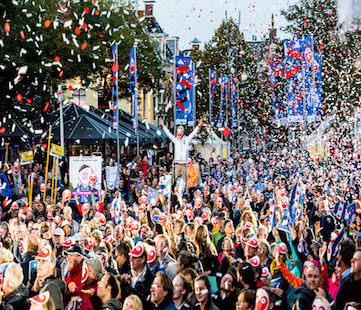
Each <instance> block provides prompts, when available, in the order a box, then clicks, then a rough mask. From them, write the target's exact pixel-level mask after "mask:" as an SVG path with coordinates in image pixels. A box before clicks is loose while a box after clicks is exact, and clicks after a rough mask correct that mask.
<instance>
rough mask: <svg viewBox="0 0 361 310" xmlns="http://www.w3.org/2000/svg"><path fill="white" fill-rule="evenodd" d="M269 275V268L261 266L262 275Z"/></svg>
mask: <svg viewBox="0 0 361 310" xmlns="http://www.w3.org/2000/svg"><path fill="white" fill-rule="evenodd" d="M268 275H269V270H268V268H267V267H263V268H262V277H267V276H268Z"/></svg>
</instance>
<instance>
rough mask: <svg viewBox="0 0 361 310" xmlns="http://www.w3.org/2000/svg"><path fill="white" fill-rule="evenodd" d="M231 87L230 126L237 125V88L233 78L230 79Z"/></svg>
mask: <svg viewBox="0 0 361 310" xmlns="http://www.w3.org/2000/svg"><path fill="white" fill-rule="evenodd" d="M231 88H232V127H237V125H238V124H237V101H238V99H237V90H236V84H235V83H234V81H233V79H231Z"/></svg>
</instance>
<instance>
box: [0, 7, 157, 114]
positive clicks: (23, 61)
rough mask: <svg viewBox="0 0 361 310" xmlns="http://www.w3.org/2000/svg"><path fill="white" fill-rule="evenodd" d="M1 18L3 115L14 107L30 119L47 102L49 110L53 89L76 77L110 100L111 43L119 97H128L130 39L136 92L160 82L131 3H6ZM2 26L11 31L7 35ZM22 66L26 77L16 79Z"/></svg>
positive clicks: (154, 55) (146, 37) (149, 43)
mask: <svg viewBox="0 0 361 310" xmlns="http://www.w3.org/2000/svg"><path fill="white" fill-rule="evenodd" d="M0 16H4V18H3V21H4V22H3V23H1V27H0V37H1V38H2V40H3V44H2V45H0V66H1V67H0V83H1V85H4V87H2V88H1V89H0V100H1V101H2V106H3V109H2V110H1V112H0V113H1V114H2V115H6V114H8V113H12V114H15V112H17V110H16V109H15V110H14V106H16V105H17V106H19V107H20V108H21V109H23V110H24V109H27V110H29V111H30V110H32V111H33V112H34V113H35V114H37V112H39V111H41V110H42V108H43V107H44V105H45V104H46V102H48V101H49V100H50V107H54V105H56V104H57V103H56V100H54V96H53V95H54V92H55V91H56V89H57V85H58V84H63V86H64V87H67V86H68V85H67V84H66V83H67V81H68V80H71V79H73V78H78V79H79V78H80V80H81V81H82V85H83V86H85V87H92V88H96V89H102V90H103V100H104V101H105V102H107V101H110V100H111V82H112V81H111V75H112V61H111V59H112V55H111V46H112V45H113V44H115V43H117V44H118V54H119V60H118V61H119V79H120V83H119V97H120V98H125V97H129V96H130V94H129V73H128V68H127V66H128V63H129V56H130V49H131V47H132V45H133V44H134V41H135V39H138V40H139V45H138V52H137V55H138V57H137V58H138V69H139V70H138V82H139V87H145V88H148V89H149V88H151V87H157V84H158V83H159V80H160V79H161V78H162V73H161V70H160V68H161V60H160V59H159V57H158V55H157V52H156V48H155V45H154V43H153V41H152V40H151V39H150V37H149V35H148V33H147V30H146V25H147V24H146V21H144V20H141V19H139V18H138V16H137V15H136V12H135V8H134V6H133V4H132V3H131V2H127V4H125V2H123V1H116V0H98V1H96V0H78V1H69V2H66V3H64V4H63V3H61V2H60V3H59V2H58V1H55V0H46V1H45V0H44V1H36V2H35V1H25V0H20V1H9V0H7V1H6V2H4V3H3V4H2V5H1V6H0ZM5 22H8V23H9V24H10V28H11V29H10V32H9V34H8V35H6V33H5V28H4V24H5ZM21 51H23V52H24V51H25V52H26V53H21ZM56 60H57V61H56ZM22 66H28V69H27V72H26V73H25V74H22V75H21V76H19V79H17V76H18V69H19V68H20V67H22ZM151 77H152V78H153V82H152V81H151ZM16 81H17V83H16ZM17 94H22V96H23V98H24V99H23V100H22V101H21V102H17V99H16V96H17ZM25 99H28V102H27V101H26V100H25Z"/></svg>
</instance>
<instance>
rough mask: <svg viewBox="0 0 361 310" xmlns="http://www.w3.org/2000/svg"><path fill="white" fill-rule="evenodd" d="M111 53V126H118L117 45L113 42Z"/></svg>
mask: <svg viewBox="0 0 361 310" xmlns="http://www.w3.org/2000/svg"><path fill="white" fill-rule="evenodd" d="M112 55H113V66H112V72H113V79H112V100H113V128H114V129H117V128H118V119H117V110H118V69H119V65H118V46H117V45H116V44H114V45H113V46H112Z"/></svg>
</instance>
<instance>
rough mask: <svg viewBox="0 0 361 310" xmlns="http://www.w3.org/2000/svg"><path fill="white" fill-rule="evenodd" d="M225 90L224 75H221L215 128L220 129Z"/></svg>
mask: <svg viewBox="0 0 361 310" xmlns="http://www.w3.org/2000/svg"><path fill="white" fill-rule="evenodd" d="M225 88H226V75H224V74H222V75H221V102H220V103H219V115H218V120H217V128H221V127H222V126H223V115H222V114H223V100H224V92H225Z"/></svg>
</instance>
